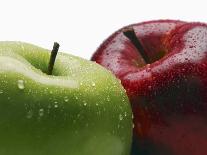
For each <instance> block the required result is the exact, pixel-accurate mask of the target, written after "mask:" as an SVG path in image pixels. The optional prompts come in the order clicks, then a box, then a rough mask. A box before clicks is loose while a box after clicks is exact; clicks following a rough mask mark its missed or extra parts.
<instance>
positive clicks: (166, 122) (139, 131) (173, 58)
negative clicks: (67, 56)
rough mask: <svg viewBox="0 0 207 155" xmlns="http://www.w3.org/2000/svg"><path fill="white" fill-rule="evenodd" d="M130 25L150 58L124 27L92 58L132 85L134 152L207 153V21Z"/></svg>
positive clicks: (158, 154) (129, 87)
mask: <svg viewBox="0 0 207 155" xmlns="http://www.w3.org/2000/svg"><path fill="white" fill-rule="evenodd" d="M130 26H132V27H133V29H134V31H135V33H136V35H137V37H138V38H139V40H140V42H141V44H142V46H143V47H144V49H145V51H146V53H147V55H148V56H149V58H150V61H151V62H150V64H147V65H146V64H145V63H144V61H143V59H142V57H141V56H140V54H139V53H138V52H137V49H136V48H135V46H134V45H133V44H132V43H131V42H130V40H129V39H128V38H127V37H125V36H124V34H123V29H120V30H118V31H117V32H115V33H114V34H112V36H110V37H109V38H108V39H107V40H106V41H105V42H103V44H102V45H101V46H100V47H99V48H98V49H97V51H96V52H95V54H94V55H93V57H92V60H93V61H96V62H97V63H99V64H101V65H102V66H104V67H106V68H108V69H109V70H111V71H112V72H113V73H114V74H115V75H116V77H118V78H119V79H120V80H121V82H122V84H123V86H124V87H125V89H126V91H127V94H128V97H129V99H130V101H131V105H132V109H133V114H134V125H135V128H134V133H135V134H134V137H135V138H134V148H133V151H134V152H132V154H133V155H135V154H136V155H137V154H144V155H204V154H206V152H207V147H206V146H207V25H206V24H202V23H186V22H182V21H172V20H161V21H151V22H144V23H140V24H134V25H130ZM125 28H126V27H125ZM125 28H124V29H125ZM163 53H164V56H163V57H162V54H163ZM135 152H136V153H135Z"/></svg>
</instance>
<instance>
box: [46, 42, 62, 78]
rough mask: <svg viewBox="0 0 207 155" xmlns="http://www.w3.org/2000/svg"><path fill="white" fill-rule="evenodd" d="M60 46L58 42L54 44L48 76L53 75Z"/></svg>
mask: <svg viewBox="0 0 207 155" xmlns="http://www.w3.org/2000/svg"><path fill="white" fill-rule="evenodd" d="M59 47H60V45H59V44H58V43H57V42H54V45H53V49H52V51H51V54H50V61H49V65H48V75H52V71H53V67H54V64H55V59H56V56H57V53H58V50H59Z"/></svg>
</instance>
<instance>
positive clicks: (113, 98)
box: [0, 42, 132, 155]
mask: <svg viewBox="0 0 207 155" xmlns="http://www.w3.org/2000/svg"><path fill="white" fill-rule="evenodd" d="M49 59H50V51H49V50H46V49H43V48H40V47H37V46H34V45H31V44H27V43H22V42H0V155H129V153H130V145H131V137H132V113H131V108H130V104H129V101H128V98H127V96H126V93H125V91H124V89H123V88H122V86H121V84H120V82H119V81H118V80H117V79H116V78H115V77H114V76H113V75H112V74H111V73H110V72H109V71H107V70H105V69H104V68H102V67H101V66H99V65H97V64H96V63H94V62H90V61H87V60H84V59H81V58H79V57H75V56H71V55H68V54H64V53H59V54H58V55H57V58H56V62H55V65H54V69H53V74H52V75H48V74H47V72H48V62H49Z"/></svg>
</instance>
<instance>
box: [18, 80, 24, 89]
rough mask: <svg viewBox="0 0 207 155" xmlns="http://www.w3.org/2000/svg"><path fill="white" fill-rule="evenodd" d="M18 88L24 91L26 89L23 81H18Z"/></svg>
mask: <svg viewBox="0 0 207 155" xmlns="http://www.w3.org/2000/svg"><path fill="white" fill-rule="evenodd" d="M17 86H18V88H19V89H21V90H23V89H24V88H25V86H24V81H23V80H18V81H17Z"/></svg>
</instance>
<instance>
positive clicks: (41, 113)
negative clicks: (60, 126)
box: [39, 108, 44, 117]
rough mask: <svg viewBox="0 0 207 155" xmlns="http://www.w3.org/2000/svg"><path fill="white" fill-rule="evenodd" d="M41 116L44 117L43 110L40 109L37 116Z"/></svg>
mask: <svg viewBox="0 0 207 155" xmlns="http://www.w3.org/2000/svg"><path fill="white" fill-rule="evenodd" d="M43 115H44V109H42V108H41V109H40V110H39V116H40V117H42V116H43Z"/></svg>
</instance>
